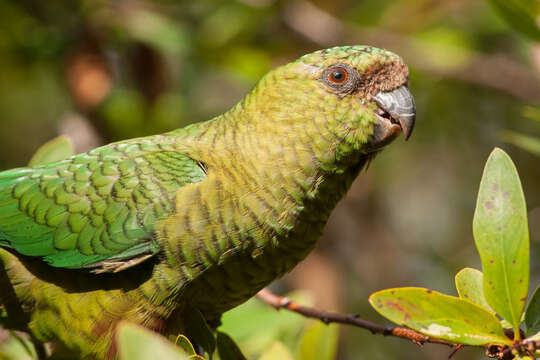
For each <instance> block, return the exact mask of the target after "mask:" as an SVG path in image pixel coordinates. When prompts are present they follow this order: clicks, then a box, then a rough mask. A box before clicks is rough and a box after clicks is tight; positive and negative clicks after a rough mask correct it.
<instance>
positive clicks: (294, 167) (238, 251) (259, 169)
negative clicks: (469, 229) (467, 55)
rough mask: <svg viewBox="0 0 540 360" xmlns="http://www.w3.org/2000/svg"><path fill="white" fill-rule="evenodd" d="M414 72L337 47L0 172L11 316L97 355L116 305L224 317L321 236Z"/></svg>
mask: <svg viewBox="0 0 540 360" xmlns="http://www.w3.org/2000/svg"><path fill="white" fill-rule="evenodd" d="M336 69H342V70H343V69H345V70H344V71H345V72H346V74H345V75H347V76H345V78H346V80H345V81H344V82H343V83H339V82H334V81H333V80H335V79H334V78H333V76H334V71H336ZM336 78H337V75H336ZM341 79H342V78H339V79H338V80H340V81H341ZM407 81H408V71H407V68H406V66H405V65H404V64H403V62H402V61H401V59H400V58H399V57H398V56H396V55H394V54H392V53H390V52H387V51H384V50H379V49H375V48H370V47H361V46H354V47H341V48H333V49H327V50H323V51H319V52H316V53H313V54H310V55H306V56H304V57H302V58H300V59H299V60H297V61H296V62H293V63H291V64H288V65H286V66H283V67H281V68H278V69H276V70H274V71H273V72H271V73H269V74H268V75H266V76H265V77H264V78H263V79H262V80H261V82H260V83H259V84H258V85H257V87H256V88H255V89H254V90H253V92H251V93H250V94H249V95H247V96H246V98H244V99H243V100H242V101H241V102H240V103H239V104H238V105H236V106H235V107H234V108H233V109H231V110H230V111H229V112H227V113H226V114H224V115H222V116H219V117H217V118H215V119H212V120H210V121H207V122H203V123H199V124H195V125H191V126H188V127H186V128H183V129H179V130H175V131H172V132H170V133H167V134H163V135H156V136H151V137H147V138H141V139H133V140H129V141H124V142H120V143H115V144H111V145H107V146H105V147H102V148H98V149H95V150H93V151H91V152H89V153H87V154H80V155H76V156H74V157H72V158H70V159H67V160H64V161H60V162H57V163H53V164H48V165H44V166H38V167H34V168H20V169H13V170H9V171H5V172H3V173H0V246H3V247H4V248H3V249H0V259H1V260H2V263H3V267H4V269H5V273H4V275H3V276H2V278H0V284H1V286H2V289H6V291H5V292H4V291H3V292H4V293H3V294H2V295H1V299H2V302H3V304H4V307H5V309H6V311H7V317H6V319H5V321H4V322H5V324H6V325H7V326H9V327H13V328H19V329H23V330H26V329H28V330H29V331H31V332H32V334H33V335H34V336H35V337H36V338H37V339H38V340H40V341H52V340H55V341H58V342H60V343H62V344H64V345H65V346H66V347H67V348H68V349H70V350H71V351H73V352H74V353H75V354H78V355H79V356H82V357H88V358H98V359H101V358H107V357H109V358H113V357H114V356H115V346H114V341H113V336H112V334H113V332H114V328H115V326H116V324H117V323H118V321H119V320H122V319H125V320H131V321H134V322H137V323H141V324H143V325H145V326H147V327H149V328H152V329H155V330H156V331H159V332H161V333H164V334H173V335H174V334H176V333H177V332H178V331H181V330H182V326H183V325H182V311H183V309H184V307H185V306H186V305H190V306H193V307H195V308H197V309H198V310H200V311H201V312H202V313H203V315H204V316H205V317H206V319H207V320H208V321H209V322H210V323H211V324H216V323H217V322H218V321H219V317H220V315H221V313H223V312H224V311H226V310H228V309H231V308H232V307H234V306H236V305H238V304H240V303H242V302H244V301H245V300H247V299H248V298H249V297H251V296H253V295H254V294H255V293H256V292H257V291H258V290H260V289H261V288H262V287H264V286H266V285H267V284H269V283H270V282H271V281H273V280H274V279H276V278H278V277H279V276H281V275H283V274H284V273H285V272H287V271H289V270H291V269H292V267H293V266H294V265H296V264H297V263H298V262H299V261H300V260H302V259H303V258H304V257H305V256H306V255H307V253H308V252H309V251H310V250H311V249H312V248H313V246H314V244H315V241H316V240H317V238H318V237H319V235H320V234H321V232H322V229H323V227H324V225H325V223H326V221H327V218H328V216H329V214H330V212H331V210H332V209H333V207H334V206H335V204H336V203H337V202H338V201H339V200H340V199H341V197H342V196H343V195H344V194H345V192H346V191H347V189H348V188H349V186H350V184H351V183H352V181H353V180H354V179H355V177H356V176H357V174H358V173H359V171H360V170H361V169H362V167H363V166H364V164H365V163H366V162H367V161H369V159H370V158H371V157H372V155H373V154H374V153H375V152H376V151H378V150H379V149H380V148H381V147H382V146H384V145H385V144H387V143H389V142H390V141H391V140H392V139H393V138H395V136H397V133H398V132H399V131H400V127H399V125H397V124H396V123H395V122H397V120H396V119H394V120H390V118H389V117H386V118H384V117H382V116H379V115H376V113H377V111H378V109H379V108H381V104H380V101H379V100H377V99H378V98H377V96H376V95H377V94H381V93H384V94H387V93H392V94H394V91H395V90H396V89H401V90H400V91H401V92H402V93H403V92H404V91H405V92H406V90H403V89H406V88H405V87H404V85H405V84H406V83H407ZM406 94H408V92H406ZM400 96H401V95H400ZM406 100H407V101H412V98H411V99H409V98H407V99H406ZM399 101H401V100H399ZM399 101H398V103H399ZM377 104H379V106H378V105H377ZM403 104H405V103H403ZM385 110H388V113H390V115H392V116H394V115H395V116H398V117H399V116H400V114H402V113H404V112H403V110H399V109H398V110H399V111H397V110H396V111H394V110H395V109H394V108H392V109H390V108H388V109H385ZM409 110H410V109H409ZM413 110H414V109H413ZM400 111H401V112H400ZM409 115H410V114H409ZM399 121H400V122H402V120H399ZM407 121H408V123H407ZM407 121H404V122H402V125H403V124H405V125H406V126H405V128H404V131H405V132H406V134H408V133H410V129H412V122H413V121H414V115H413V118H412V120H411V118H409V120H407ZM407 126H408V127H407Z"/></svg>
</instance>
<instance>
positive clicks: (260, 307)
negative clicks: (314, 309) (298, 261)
mask: <svg viewBox="0 0 540 360" xmlns="http://www.w3.org/2000/svg"><path fill="white" fill-rule="evenodd" d="M286 296H287V297H288V298H291V299H293V300H294V301H297V302H299V303H302V304H307V305H310V304H312V299H311V298H310V297H309V296H308V294H306V293H305V292H295V293H290V294H287V295H286ZM221 320H222V326H221V327H220V328H219V330H220V331H223V332H226V333H227V334H230V336H232V337H233V338H234V339H235V340H236V342H237V343H238V344H239V345H240V348H241V349H242V351H243V353H244V354H245V355H246V356H247V357H248V358H252V357H253V356H256V355H258V354H261V353H262V352H264V351H265V350H266V349H267V348H268V347H269V346H270V345H271V344H273V343H274V342H275V341H276V340H278V341H281V342H283V343H284V344H285V345H286V346H288V347H289V348H291V349H292V348H295V345H296V343H297V338H296V336H297V335H298V333H299V332H300V331H301V330H302V328H304V327H305V326H306V324H307V323H308V320H307V319H306V318H305V317H303V316H302V315H299V314H296V313H294V312H291V311H276V310H275V309H274V308H272V307H271V306H268V305H267V304H265V303H263V302H262V301H260V300H258V299H256V298H254V299H251V300H249V301H247V302H246V303H245V304H242V305H240V306H239V307H237V308H235V309H233V310H231V311H228V312H226V313H225V314H223V317H222V319H221Z"/></svg>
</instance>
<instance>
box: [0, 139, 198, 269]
mask: <svg viewBox="0 0 540 360" xmlns="http://www.w3.org/2000/svg"><path fill="white" fill-rule="evenodd" d="M147 139H149V138H143V139H139V140H137V139H135V140H134V141H128V142H125V143H116V144H111V145H108V146H104V147H101V148H98V149H95V150H92V151H90V152H88V153H85V154H79V155H75V156H74V157H72V158H70V159H67V160H63V161H58V162H55V163H52V164H47V165H43V166H38V167H33V168H18V169H12V170H8V171H4V172H1V173H0V246H3V247H8V248H11V249H13V250H15V251H17V252H18V253H20V254H23V255H28V256H36V257H41V258H42V259H43V260H44V261H46V262H47V263H49V264H50V265H51V266H54V267H60V268H71V269H81V268H87V269H90V270H92V271H93V272H96V273H99V272H117V271H120V270H123V269H126V268H128V267H131V266H133V265H135V264H138V263H140V262H142V261H144V260H146V259H148V258H149V257H151V256H152V255H154V254H156V253H157V252H158V251H159V245H158V244H157V242H156V240H155V238H154V235H153V234H154V227H155V225H156V222H157V221H158V220H160V219H162V218H163V217H165V216H167V215H168V214H170V213H171V212H173V211H174V206H175V205H174V204H175V194H176V192H177V190H178V189H179V188H181V187H182V186H184V185H187V184H190V183H196V182H199V181H201V180H203V179H204V178H205V177H206V173H205V169H204V167H203V166H202V165H201V164H200V163H198V162H197V161H195V160H193V159H191V158H190V157H189V156H187V155H185V154H182V153H179V152H176V151H174V150H171V149H169V148H167V147H164V146H161V145H159V144H156V143H155V141H154V142H153V141H151V140H150V141H149V140H147Z"/></svg>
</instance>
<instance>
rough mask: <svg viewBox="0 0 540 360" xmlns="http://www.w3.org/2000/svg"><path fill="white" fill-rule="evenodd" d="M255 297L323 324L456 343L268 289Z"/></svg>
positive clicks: (414, 340)
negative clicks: (303, 302)
mask: <svg viewBox="0 0 540 360" xmlns="http://www.w3.org/2000/svg"><path fill="white" fill-rule="evenodd" d="M257 297H258V298H259V299H260V300H262V301H263V302H265V303H267V304H268V305H270V306H272V307H274V308H275V309H276V310H279V309H286V310H289V311H293V312H296V313H298V314H301V315H304V316H305V317H308V318H313V319H319V320H321V321H322V322H324V323H325V324H330V323H338V324H346V325H353V326H356V327H359V328H362V329H366V330H369V331H371V333H372V334H382V335H384V336H395V337H399V338H402V339H408V340H411V341H412V342H413V343H415V344H417V345H422V344H424V343H436V344H444V345H448V346H456V345H457V344H454V343H452V342H449V341H446V340H442V339H437V338H432V337H429V336H427V335H424V334H420V333H419V332H416V331H414V330H411V329H407V328H403V327H394V326H383V325H380V324H377V323H374V322H371V321H367V320H364V319H362V318H360V316H359V315H356V314H339V313H335V312H327V311H321V310H317V309H314V308H311V307H307V306H302V305H300V304H298V303H296V302H294V301H292V300H291V299H289V298H286V297H283V296H279V295H276V294H274V293H273V292H271V291H270V290H268V289H262V290H261V291H259V293H258V294H257Z"/></svg>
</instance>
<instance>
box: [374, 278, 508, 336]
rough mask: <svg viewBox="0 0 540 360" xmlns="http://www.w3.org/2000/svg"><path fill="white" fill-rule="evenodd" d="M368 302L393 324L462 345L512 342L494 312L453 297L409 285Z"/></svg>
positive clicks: (381, 293)
mask: <svg viewBox="0 0 540 360" xmlns="http://www.w3.org/2000/svg"><path fill="white" fill-rule="evenodd" d="M369 302H370V304H371V306H373V308H374V309H375V310H377V311H378V312H379V313H380V314H381V315H383V316H384V317H386V318H388V319H390V320H392V321H393V322H395V323H396V324H399V325H402V326H407V327H409V328H411V329H414V330H416V331H418V332H421V333H422V334H426V335H429V336H432V337H436V338H439V339H445V340H449V341H452V342H454V343H459V344H465V345H485V344H499V345H502V344H508V345H511V344H512V341H511V340H510V339H508V338H507V337H506V336H504V333H503V330H502V327H501V325H500V323H499V319H497V317H496V316H495V315H494V314H492V313H490V312H489V311H487V310H486V309H484V308H483V307H481V306H479V305H476V304H474V303H472V302H470V301H467V300H463V299H460V298H457V297H454V296H449V295H444V294H441V293H439V292H436V291H432V290H429V289H425V288H412V287H411V288H397V289H387V290H382V291H379V292H376V293H374V294H372V295H371V296H370V298H369Z"/></svg>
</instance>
